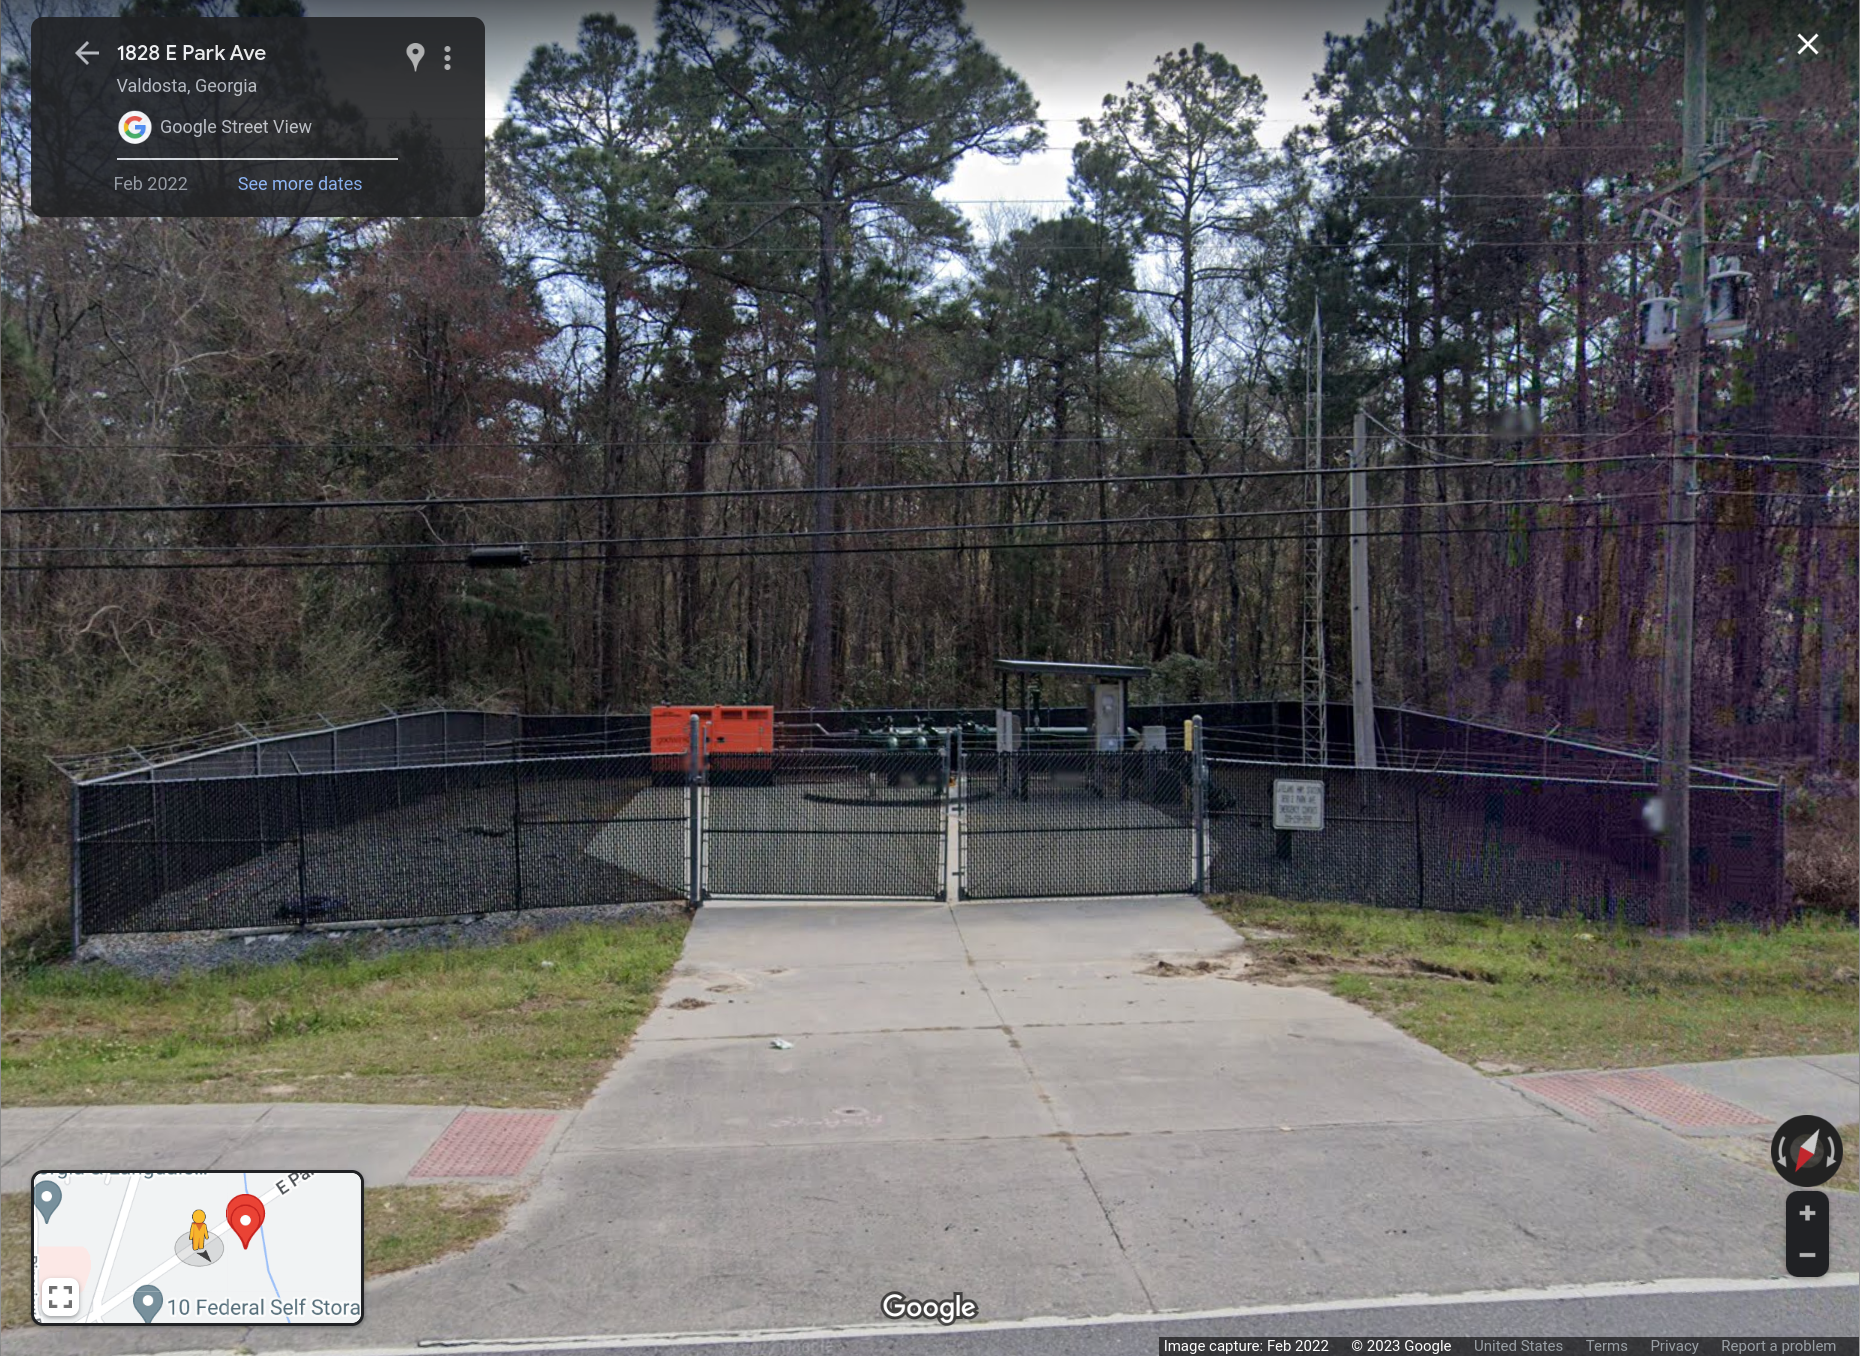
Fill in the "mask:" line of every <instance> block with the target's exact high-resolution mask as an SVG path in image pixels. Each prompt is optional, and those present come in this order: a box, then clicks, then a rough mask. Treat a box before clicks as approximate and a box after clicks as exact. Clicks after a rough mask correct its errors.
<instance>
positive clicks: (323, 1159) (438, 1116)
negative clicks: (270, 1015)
mask: <svg viewBox="0 0 1860 1356" xmlns="http://www.w3.org/2000/svg"><path fill="white" fill-rule="evenodd" d="M764 907H766V906H764ZM898 978H899V981H900V982H899V984H898V985H897V986H896V987H894V989H893V990H892V999H893V1001H894V1002H895V1003H897V1004H898V1007H897V1013H896V1016H897V1017H898V1019H900V1020H903V1019H906V1018H908V1017H910V1016H911V1015H912V1011H913V1009H912V1003H913V1002H914V1001H919V1002H920V1001H922V1000H923V999H924V997H925V995H926V993H927V992H931V991H934V988H935V984H934V979H935V976H934V975H922V974H920V975H915V976H903V975H900V976H899V977H898ZM741 982H742V981H741V980H740V979H726V981H725V983H726V984H730V983H741ZM744 987H745V988H747V987H748V986H747V985H745V986H744ZM790 987H792V986H790ZM977 992H978V995H979V993H980V991H979V990H978V991H977ZM913 996H915V997H913ZM958 996H962V995H961V994H960V991H959V994H958ZM829 998H830V994H829V993H825V992H823V994H822V999H823V1001H826V1000H827V999H829ZM696 1001H699V1002H706V1001H708V1002H710V1003H712V1004H715V1003H717V1002H718V1001H719V1000H717V999H716V998H714V997H709V998H704V999H698V1000H696ZM736 1001H737V1000H736V999H735V998H734V997H731V998H726V999H723V1000H722V1002H723V1003H724V1004H725V1005H726V1006H727V1007H734V1006H735V1004H736ZM746 1001H747V1000H745V1002H746ZM1134 1001H1135V1000H1126V1004H1127V1006H1128V1005H1131V1004H1133V1003H1134ZM917 1015H918V1016H920V1017H923V1018H924V1019H925V1020H926V1021H933V1020H934V1019H935V1017H936V1016H937V1014H936V1013H935V1012H933V1011H924V1012H919V1013H918V1014H917ZM729 1020H730V1019H729V1018H726V1017H724V1016H714V1017H712V1018H711V1019H709V1023H708V1026H709V1028H710V1029H720V1028H719V1024H720V1023H722V1024H727V1022H728V1021H729ZM821 1020H822V1017H821V1014H819V1013H815V1014H812V1015H811V1017H804V1019H803V1022H804V1028H806V1029H810V1030H811V1027H813V1026H816V1025H818V1024H819V1022H820V1021H821ZM682 1025H683V1026H684V1027H685V1028H687V1029H691V1030H697V1029H701V1028H703V1027H705V1026H706V1023H704V1022H700V1021H692V1020H690V1019H686V1020H685V1021H684V1022H683V1023H682ZM804 1028H796V1029H797V1030H802V1029H804ZM1624 1073H1625V1074H1628V1075H1635V1074H1657V1075H1661V1076H1663V1077H1664V1078H1667V1079H1671V1080H1673V1081H1675V1082H1677V1083H1679V1084H1682V1085H1683V1086H1684V1087H1685V1088H1687V1089H1690V1090H1694V1091H1697V1092H1700V1093H1705V1094H1708V1095H1709V1096H1710V1097H1713V1098H1717V1099H1719V1100H1721V1101H1722V1102H1724V1103H1728V1104H1730V1105H1731V1106H1732V1107H1733V1108H1734V1109H1736V1110H1741V1111H1745V1112H1748V1113H1749V1114H1748V1115H1747V1116H1745V1117H1743V1118H1740V1119H1736V1120H1727V1121H1724V1122H1718V1123H1711V1124H1705V1125H1691V1124H1678V1123H1673V1122H1672V1121H1670V1120H1669V1119H1667V1118H1664V1117H1661V1116H1660V1115H1658V1114H1657V1113H1656V1112H1655V1111H1654V1110H1651V1109H1649V1108H1648V1107H1646V1106H1643V1105H1640V1104H1639V1103H1637V1102H1635V1101H1634V1100H1632V1099H1631V1098H1630V1099H1625V1100H1620V1101H1617V1100H1615V1098H1614V1097H1613V1096H1611V1095H1610V1093H1611V1092H1613V1091H1614V1090H1615V1089H1614V1087H1613V1086H1612V1085H1613V1083H1614V1080H1617V1079H1618V1078H1619V1077H1620V1076H1621V1075H1622V1074H1624ZM1502 1081H1503V1082H1505V1083H1507V1084H1509V1085H1511V1086H1513V1087H1516V1088H1518V1089H1519V1090H1520V1091H1522V1092H1524V1093H1526V1094H1527V1095H1529V1096H1531V1097H1532V1098H1533V1099H1535V1100H1540V1101H1543V1102H1545V1103H1547V1104H1549V1105H1550V1107H1551V1109H1553V1110H1556V1111H1558V1112H1561V1113H1562V1114H1564V1115H1567V1116H1572V1117H1573V1118H1574V1119H1577V1120H1579V1121H1582V1122H1584V1123H1589V1122H1591V1121H1592V1120H1593V1118H1594V1113H1600V1114H1602V1115H1639V1116H1641V1117H1642V1118H1643V1119H1647V1120H1650V1121H1653V1122H1654V1123H1655V1124H1658V1125H1663V1126H1665V1128H1667V1129H1671V1130H1674V1131H1675V1132H1677V1133H1679V1134H1688V1135H1752V1134H1755V1135H1758V1136H1759V1137H1761V1138H1764V1139H1767V1138H1768V1135H1769V1133H1770V1131H1771V1130H1772V1129H1773V1128H1774V1127H1775V1126H1776V1125H1778V1124H1780V1123H1781V1122H1783V1121H1785V1120H1787V1119H1788V1118H1789V1117H1790V1116H1795V1115H1800V1114H1802V1113H1804V1112H1807V1113H1811V1114H1813V1115H1817V1116H1821V1117H1824V1118H1825V1119H1827V1120H1830V1121H1832V1122H1834V1123H1835V1124H1836V1125H1848V1124H1852V1123H1853V1122H1854V1121H1856V1120H1860V1055H1801V1056H1772V1057H1768V1058H1763V1059H1733V1060H1723V1061H1719V1062H1716V1063H1710V1064H1668V1065H1661V1066H1658V1067H1655V1068H1650V1069H1637V1070H1606V1071H1597V1072H1594V1073H1587V1072H1584V1073H1575V1074H1525V1075H1522V1076H1519V1077H1515V1078H1508V1079H1504V1080H1502ZM1572 1087H1573V1088H1575V1089H1577V1090H1578V1091H1581V1090H1584V1089H1588V1090H1592V1091H1593V1093H1594V1096H1595V1099H1596V1102H1597V1104H1596V1105H1593V1106H1589V1107H1586V1108H1585V1106H1584V1105H1583V1102H1582V1099H1581V1098H1580V1097H1568V1096H1566V1095H1564V1094H1565V1090H1566V1089H1569V1088H1572ZM1585 1111H1587V1112H1588V1113H1590V1114H1585ZM576 1114H577V1113H575V1112H573V1111H545V1112H536V1111H474V1110H473V1108H470V1107H460V1106H371V1105H357V1104H354V1103H343V1102H322V1103H317V1102H277V1103H252V1104H239V1103H204V1104H199V1105H190V1106H100V1107H69V1106H67V1107H30V1106H29V1107H3V1108H0V1192H14V1191H24V1190H26V1189H27V1188H28V1187H29V1186H30V1185H31V1180H32V1174H33V1173H35V1172H42V1171H47V1170H61V1171H110V1170H119V1169H121V1168H122V1167H124V1166H125V1165H128V1164H132V1163H133V1164H134V1165H135V1166H136V1167H138V1168H141V1169H144V1170H147V1169H163V1168H168V1169H176V1170H214V1169H220V1170H233V1169H238V1168H250V1167H253V1166H254V1165H262V1166H267V1167H286V1166H309V1167H318V1166H320V1167H322V1168H325V1169H327V1170H342V1171H352V1172H359V1173H361V1174H362V1176H363V1179H364V1180H365V1181H366V1183H367V1184H368V1185H369V1186H402V1185H405V1184H407V1183H409V1182H428V1181H435V1180H469V1181H491V1180H496V1179H500V1178H524V1177H531V1176H534V1175H535V1173H536V1172H537V1171H538V1169H539V1168H540V1166H541V1164H542V1163H543V1162H544V1161H545V1160H546V1159H547V1157H548V1151H549V1149H550V1147H551V1146H552V1145H553V1143H554V1141H555V1140H556V1139H558V1138H559V1137H560V1136H561V1134H562V1133H563V1132H564V1131H566V1130H567V1128H568V1126H569V1123H570V1122H571V1121H572V1120H573V1119H574V1117H575V1115H576ZM841 1114H845V1109H843V1108H842V1109H841ZM461 1117H478V1118H483V1119H485V1120H491V1121H498V1120H503V1119H504V1118H515V1117H527V1118H537V1117H544V1118H548V1119H549V1120H550V1121H551V1122H552V1124H551V1125H550V1126H549V1128H548V1131H547V1133H546V1134H545V1135H543V1136H542V1137H541V1138H536V1137H535V1136H532V1138H533V1139H535V1151H534V1152H533V1153H531V1154H530V1155H529V1156H528V1157H527V1159H526V1160H525V1161H524V1162H523V1163H522V1164H521V1165H520V1166H518V1167H516V1168H515V1170H514V1171H501V1172H487V1173H475V1174H467V1173H458V1172H448V1171H438V1170H437V1169H444V1168H448V1167H456V1166H458V1164H457V1162H456V1160H442V1159H441V1158H440V1157H439V1156H438V1155H435V1154H432V1152H431V1151H432V1150H433V1149H434V1148H435V1146H437V1145H439V1144H440V1142H441V1140H442V1137H443V1136H445V1135H446V1133H447V1132H448V1131H453V1132H454V1137H455V1138H457V1137H458V1135H459V1132H461V1131H463V1130H465V1129H467V1128H468V1127H467V1126H462V1125H461V1124H460V1118H461ZM832 1124H833V1125H834V1126H835V1127H836V1128H850V1127H849V1126H847V1125H846V1124H845V1123H844V1122H842V1121H837V1120H836V1121H834V1122H832ZM467 1166H470V1165H469V1164H467Z"/></svg>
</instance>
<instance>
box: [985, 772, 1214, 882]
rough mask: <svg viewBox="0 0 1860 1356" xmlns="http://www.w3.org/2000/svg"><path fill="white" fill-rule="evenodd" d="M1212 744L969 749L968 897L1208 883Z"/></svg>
mask: <svg viewBox="0 0 1860 1356" xmlns="http://www.w3.org/2000/svg"><path fill="white" fill-rule="evenodd" d="M1200 769H1201V764H1200V755H1199V754H1198V753H1196V752H1192V751H1189V750H1184V749H1129V750H1120V751H1116V752H1099V751H1096V750H1092V749H1076V748H1075V749H1035V750H1018V751H1014V752H1002V751H993V750H977V751H974V752H970V751H968V750H964V751H963V752H962V754H961V758H960V777H959V786H960V806H961V830H960V855H959V858H958V861H959V863H960V872H961V888H962V897H963V898H965V899H1029V898H1042V897H1048V896H1063V895H1149V894H1184V893H1192V892H1198V891H1199V889H1200V887H1201V880H1202V859H1203V857H1204V848H1203V839H1202V832H1201V820H1202V816H1201V813H1200V811H1201V778H1200V775H1199V774H1200Z"/></svg>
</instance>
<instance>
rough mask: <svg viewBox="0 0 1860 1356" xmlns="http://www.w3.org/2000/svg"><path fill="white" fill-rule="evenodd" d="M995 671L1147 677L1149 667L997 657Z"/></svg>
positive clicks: (1126, 678)
mask: <svg viewBox="0 0 1860 1356" xmlns="http://www.w3.org/2000/svg"><path fill="white" fill-rule="evenodd" d="M995 672H996V673H1050V674H1054V675H1056V676H1058V677H1062V678H1083V679H1085V680H1087V681H1090V680H1091V679H1093V678H1122V679H1124V680H1125V681H1126V682H1128V681H1129V680H1130V679H1132V678H1147V677H1149V676H1150V671H1149V669H1147V668H1145V667H1144V666H1143V665H1141V664H1066V663H1059V662H1057V661H1055V660H1048V659H997V660H995Z"/></svg>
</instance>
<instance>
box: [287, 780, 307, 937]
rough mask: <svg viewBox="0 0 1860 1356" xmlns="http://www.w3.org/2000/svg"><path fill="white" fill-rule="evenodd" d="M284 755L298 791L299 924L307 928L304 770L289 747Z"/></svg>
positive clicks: (293, 784) (292, 782)
mask: <svg viewBox="0 0 1860 1356" xmlns="http://www.w3.org/2000/svg"><path fill="white" fill-rule="evenodd" d="M284 756H285V757H286V758H289V759H290V760H291V774H292V775H291V785H292V786H293V787H295V788H296V791H297V926H298V927H300V928H306V927H309V926H310V896H309V894H308V893H307V890H306V887H305V883H304V882H305V878H306V876H307V874H308V873H307V871H306V869H305V864H304V770H303V768H301V767H300V766H298V763H297V755H296V754H294V753H292V752H291V751H290V750H289V749H286V750H285V751H284Z"/></svg>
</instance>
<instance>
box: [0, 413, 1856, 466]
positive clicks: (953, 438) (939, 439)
mask: <svg viewBox="0 0 1860 1356" xmlns="http://www.w3.org/2000/svg"><path fill="white" fill-rule="evenodd" d="M1370 417H1371V419H1372V420H1374V416H1373V415H1372V416H1370ZM1655 417H1658V416H1657V415H1656V416H1655ZM1375 422H1376V423H1378V424H1380V423H1381V421H1380V420H1375ZM1382 427H1384V428H1385V429H1387V430H1388V432H1390V433H1393V434H1395V435H1396V436H1397V437H1399V436H1401V434H1400V433H1399V431H1397V430H1395V429H1392V428H1388V426H1387V425H1386V424H1384V425H1382ZM1646 427H1650V422H1649V421H1643V422H1642V423H1640V424H1636V425H1634V428H1635V429H1643V428H1646ZM1422 436H1424V437H1428V438H1435V439H1440V438H1478V439H1485V440H1497V439H1499V438H1500V437H1503V436H1505V435H1501V434H1496V433H1481V432H1477V431H1473V432H1455V433H1429V434H1424V435H1422ZM1534 436H1535V437H1536V439H1537V440H1539V441H1548V442H1584V441H1597V442H1614V441H1616V440H1617V439H1619V438H1620V437H1622V436H1623V431H1622V430H1615V431H1612V432H1611V431H1608V430H1604V429H1591V430H1587V431H1584V432H1582V433H1575V432H1556V433H1550V432H1545V433H1540V434H1537V435H1534ZM1701 436H1702V437H1722V438H1729V437H1735V438H1737V439H1738V440H1739V441H1749V442H1803V441H1816V442H1831V443H1842V444H1852V443H1856V442H1860V428H1856V429H1853V430H1850V431H1845V432H1839V433H1771V432H1765V431H1763V430H1750V431H1745V430H1742V429H1728V428H1717V429H1706V430H1704V431H1703V433H1702V434H1701ZM1324 438H1325V440H1326V441H1328V442H1336V443H1347V442H1349V440H1350V435H1349V434H1348V433H1326V434H1325V435H1324ZM618 441H620V442H622V443H624V444H625V446H626V447H628V448H629V449H640V448H686V449H688V448H689V447H690V446H691V440H690V439H689V438H626V439H620V440H618ZM806 441H807V437H806V435H803V436H802V437H800V438H719V439H718V440H717V441H716V443H715V444H713V445H714V446H715V447H718V448H722V449H730V448H738V447H773V448H789V449H793V450H796V451H800V450H804V449H805V444H806ZM1114 441H1115V440H1113V439H1110V438H1096V437H1093V436H1091V435H1090V434H1080V435H1069V436H1067V437H1064V438H1043V437H1026V436H1015V435H1012V434H1004V433H975V434H925V435H922V436H918V437H912V436H910V435H907V434H898V435H895V436H892V437H885V438H870V437H861V438H843V439H840V440H838V446H840V447H841V448H843V449H858V448H872V447H972V446H975V445H977V444H982V445H999V444H1010V445H1012V446H1015V447H1022V448H1045V447H1053V446H1092V445H1096V444H1099V443H1104V444H1105V445H1107V446H1110V445H1112V444H1113V442H1114ZM1127 441H1128V440H1127ZM1139 441H1140V442H1143V443H1147V444H1159V445H1161V444H1169V443H1175V442H1181V441H1184V440H1183V439H1179V438H1176V437H1174V436H1173V435H1170V436H1168V437H1156V438H1144V439H1140V440H1139ZM1194 441H1195V442H1197V443H1200V444H1201V445H1203V446H1206V447H1249V446H1252V445H1254V444H1256V443H1257V442H1258V439H1256V438H1254V439H1248V438H1232V437H1224V436H1222V435H1220V434H1203V433H1197V434H1196V435H1195V437H1194ZM7 446H8V447H10V448H12V449H14V450H15V451H18V450H21V449H27V448H30V449H35V450H40V451H49V452H107V451H127V452H190V451H191V452H232V451H238V450H241V449H245V450H252V451H263V452H277V451H314V450H317V449H336V448H362V449H365V450H372V451H381V452H395V451H405V452H440V451H448V450H453V449H460V448H465V449H473V450H479V451H483V450H490V449H508V448H517V449H521V450H526V451H532V452H547V451H552V450H556V449H558V448H567V449H581V450H585V451H591V452H592V451H599V450H600V448H601V444H599V443H592V442H571V441H566V440H562V439H549V438H546V437H537V438H530V439H507V438H493V439H481V440H464V439H453V440H445V441H435V442H421V441H418V440H416V439H399V440H389V439H369V438H344V439H339V440H333V441H328V442H326V441H323V440H322V439H300V438H299V439H294V438H282V437H280V438H270V439H263V440H258V439H253V440H249V441H244V442H229V443H201V442H186V443H167V442H164V443H153V442H137V441H134V440H133V439H122V440H117V441H113V442H83V443H69V442H64V443H55V442H20V441H17V440H9V441H8V443H7ZM1764 460H1767V458H1765V459H1764ZM1779 460H1780V459H1779ZM1801 460H1804V461H1810V462H1813V464H1815V465H1826V464H1827V463H1826V462H1823V461H1821V460H1820V459H1819V458H1802V459H1801ZM1299 474H1301V475H1302V474H1303V472H1302V471H1300V472H1299Z"/></svg>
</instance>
